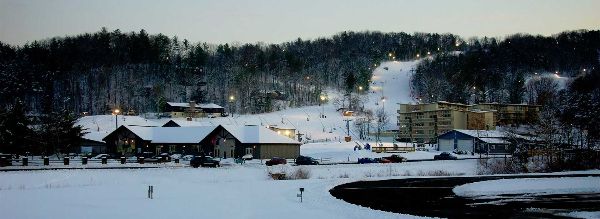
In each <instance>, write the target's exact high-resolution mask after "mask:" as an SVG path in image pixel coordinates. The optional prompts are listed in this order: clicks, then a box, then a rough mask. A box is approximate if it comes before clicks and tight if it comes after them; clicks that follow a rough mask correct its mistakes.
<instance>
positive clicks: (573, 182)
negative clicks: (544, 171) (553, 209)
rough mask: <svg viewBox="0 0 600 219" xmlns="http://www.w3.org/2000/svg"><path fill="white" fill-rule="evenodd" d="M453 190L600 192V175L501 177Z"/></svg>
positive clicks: (479, 193) (467, 193) (480, 193)
mask: <svg viewBox="0 0 600 219" xmlns="http://www.w3.org/2000/svg"><path fill="white" fill-rule="evenodd" d="M452 191H453V192H454V193H455V194H456V195H459V196H464V197H490V196H498V195H512V194H527V195H528V196H534V195H556V194H576V193H600V177H566V178H526V179H500V180H490V181H482V182H475V183H469V184H465V185H461V186H457V187H455V188H454V189H453V190H452Z"/></svg>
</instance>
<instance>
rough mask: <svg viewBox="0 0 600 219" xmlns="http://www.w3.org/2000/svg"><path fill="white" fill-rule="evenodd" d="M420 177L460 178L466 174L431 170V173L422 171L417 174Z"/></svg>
mask: <svg viewBox="0 0 600 219" xmlns="http://www.w3.org/2000/svg"><path fill="white" fill-rule="evenodd" d="M417 175H418V176H460V175H464V173H454V172H449V171H447V170H430V171H427V172H425V171H422V170H420V171H419V172H418V173H417Z"/></svg>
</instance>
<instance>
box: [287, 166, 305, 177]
mask: <svg viewBox="0 0 600 219" xmlns="http://www.w3.org/2000/svg"><path fill="white" fill-rule="evenodd" d="M286 178H287V179H309V178H310V169H308V168H305V167H300V168H298V169H296V170H295V171H293V172H291V174H289V175H288V176H287V177H286Z"/></svg>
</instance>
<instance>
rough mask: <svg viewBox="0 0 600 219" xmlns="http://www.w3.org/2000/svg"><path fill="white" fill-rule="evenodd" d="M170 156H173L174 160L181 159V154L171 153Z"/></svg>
mask: <svg viewBox="0 0 600 219" xmlns="http://www.w3.org/2000/svg"><path fill="white" fill-rule="evenodd" d="M170 157H171V160H174V159H181V154H171V156H170Z"/></svg>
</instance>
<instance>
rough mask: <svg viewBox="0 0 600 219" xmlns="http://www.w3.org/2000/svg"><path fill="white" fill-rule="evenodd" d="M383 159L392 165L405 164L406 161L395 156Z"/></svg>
mask: <svg viewBox="0 0 600 219" xmlns="http://www.w3.org/2000/svg"><path fill="white" fill-rule="evenodd" d="M383 158H385V159H387V160H389V161H390V162H392V163H402V162H406V160H407V159H406V158H405V157H402V156H400V155H396V154H393V155H392V156H389V157H383Z"/></svg>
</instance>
